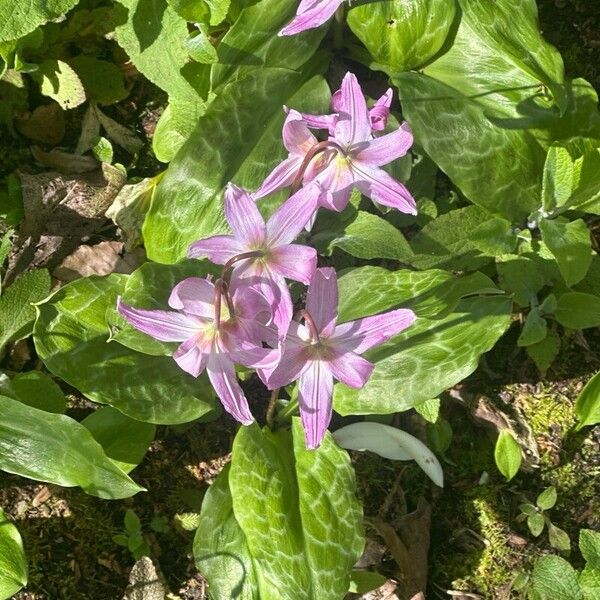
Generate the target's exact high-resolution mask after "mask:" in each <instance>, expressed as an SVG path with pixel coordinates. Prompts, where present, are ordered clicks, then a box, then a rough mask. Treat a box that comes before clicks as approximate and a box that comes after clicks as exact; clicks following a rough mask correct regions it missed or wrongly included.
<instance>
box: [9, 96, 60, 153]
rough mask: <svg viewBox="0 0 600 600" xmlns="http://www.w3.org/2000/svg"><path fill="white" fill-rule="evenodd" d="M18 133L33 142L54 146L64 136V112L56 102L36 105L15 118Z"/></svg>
mask: <svg viewBox="0 0 600 600" xmlns="http://www.w3.org/2000/svg"><path fill="white" fill-rule="evenodd" d="M15 124H16V126H17V129H18V130H19V133H21V134H22V135H24V136H25V137H26V138H29V139H30V140H33V141H34V142H41V143H42V144H49V145H51V146H56V144H59V143H60V142H61V141H62V139H63V138H64V137H65V113H64V111H63V109H62V108H61V107H60V106H59V105H58V103H56V102H51V103H50V104H43V105H42V106H38V107H37V108H36V109H35V110H34V111H33V112H30V113H25V114H24V115H22V116H20V117H19V118H17V119H15Z"/></svg>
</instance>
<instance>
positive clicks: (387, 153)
mask: <svg viewBox="0 0 600 600" xmlns="http://www.w3.org/2000/svg"><path fill="white" fill-rule="evenodd" d="M412 144H413V135H412V131H411V129H410V126H409V124H408V123H402V125H401V126H400V128H399V129H396V130H395V131H392V132H391V133H388V134H386V135H382V136H381V137H377V138H374V139H372V140H370V141H368V142H364V143H363V144H359V145H358V147H357V148H356V150H355V151H354V152H353V156H354V157H355V158H356V160H358V161H360V162H361V163H362V164H367V165H370V166H371V167H381V166H383V165H387V164H388V163H391V162H392V161H393V160H396V159H397V158H400V157H401V156H404V155H405V154H406V153H407V152H408V151H409V149H410V147H411V146H412Z"/></svg>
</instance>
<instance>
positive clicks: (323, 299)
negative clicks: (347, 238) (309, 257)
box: [306, 267, 338, 337]
mask: <svg viewBox="0 0 600 600" xmlns="http://www.w3.org/2000/svg"><path fill="white" fill-rule="evenodd" d="M337 306H338V287H337V275H336V273H335V269H333V268H332V267H322V268H320V269H317V270H316V271H315V274H314V276H313V278H312V279H311V281H310V285H309V287H308V292H307V294H306V310H307V311H308V312H309V313H310V316H311V317H312V320H313V321H314V323H315V325H316V327H317V329H318V331H319V335H323V336H326V337H328V336H330V335H331V334H332V333H333V330H334V329H335V321H336V319H337Z"/></svg>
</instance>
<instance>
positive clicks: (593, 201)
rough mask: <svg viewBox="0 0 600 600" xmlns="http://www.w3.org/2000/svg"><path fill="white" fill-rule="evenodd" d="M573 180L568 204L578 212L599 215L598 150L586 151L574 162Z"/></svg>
mask: <svg viewBox="0 0 600 600" xmlns="http://www.w3.org/2000/svg"><path fill="white" fill-rule="evenodd" d="M574 178H575V182H574V184H573V187H574V190H573V195H572V197H571V199H570V202H569V204H570V205H571V206H573V207H576V208H577V209H578V210H583V211H585V212H589V213H593V214H595V215H598V214H600V148H593V149H590V150H588V151H587V152H586V153H585V154H584V155H583V156H581V157H580V158H578V159H577V160H576V161H575V175H574Z"/></svg>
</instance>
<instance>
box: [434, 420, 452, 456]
mask: <svg viewBox="0 0 600 600" xmlns="http://www.w3.org/2000/svg"><path fill="white" fill-rule="evenodd" d="M453 435H454V432H453V431H452V426H451V425H450V423H448V421H446V419H444V418H443V417H439V418H438V419H437V420H436V422H435V423H428V424H427V443H428V444H429V446H430V447H431V449H432V450H433V451H434V452H436V453H437V454H444V452H446V450H448V448H450V444H451V443H452V437H453Z"/></svg>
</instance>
